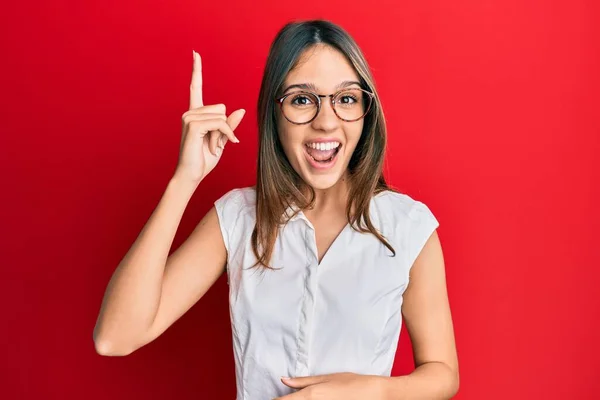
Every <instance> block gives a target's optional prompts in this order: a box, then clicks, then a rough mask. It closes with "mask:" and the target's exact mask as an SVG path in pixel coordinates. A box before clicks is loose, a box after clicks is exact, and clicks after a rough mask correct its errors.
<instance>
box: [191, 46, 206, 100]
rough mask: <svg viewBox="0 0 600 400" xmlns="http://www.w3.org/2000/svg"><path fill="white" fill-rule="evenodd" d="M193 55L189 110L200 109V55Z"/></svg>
mask: <svg viewBox="0 0 600 400" xmlns="http://www.w3.org/2000/svg"><path fill="white" fill-rule="evenodd" d="M192 52H193V53H194V66H193V68H192V83H191V84H190V110H191V109H193V108H198V107H202V106H203V105H204V104H203V103H202V61H201V60H200V54H198V53H196V52H195V51H193V50H192Z"/></svg>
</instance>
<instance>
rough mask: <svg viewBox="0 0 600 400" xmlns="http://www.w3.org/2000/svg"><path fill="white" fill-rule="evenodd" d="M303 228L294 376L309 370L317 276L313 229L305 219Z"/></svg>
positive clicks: (302, 374) (307, 372)
mask: <svg viewBox="0 0 600 400" xmlns="http://www.w3.org/2000/svg"><path fill="white" fill-rule="evenodd" d="M305 222H306V227H305V230H304V243H305V246H306V256H307V265H306V276H305V279H304V295H303V298H302V306H301V309H300V318H299V324H298V337H297V344H298V357H297V361H296V376H307V375H309V372H310V365H309V361H310V357H309V356H310V355H309V349H310V342H311V337H312V325H313V320H314V309H315V295H316V277H317V264H318V262H317V261H318V259H317V253H316V243H315V239H314V229H313V227H312V225H311V224H310V222H309V221H306V220H305Z"/></svg>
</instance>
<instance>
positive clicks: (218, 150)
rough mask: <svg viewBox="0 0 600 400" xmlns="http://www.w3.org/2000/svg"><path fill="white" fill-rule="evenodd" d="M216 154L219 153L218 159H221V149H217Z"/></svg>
mask: <svg viewBox="0 0 600 400" xmlns="http://www.w3.org/2000/svg"><path fill="white" fill-rule="evenodd" d="M215 153H217V157H220V156H221V148H220V147H217V151H216V152H215Z"/></svg>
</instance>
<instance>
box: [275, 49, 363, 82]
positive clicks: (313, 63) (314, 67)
mask: <svg viewBox="0 0 600 400" xmlns="http://www.w3.org/2000/svg"><path fill="white" fill-rule="evenodd" d="M347 80H348V81H359V76H358V74H357V73H356V71H355V70H354V68H353V67H352V64H350V62H349V61H348V60H347V59H346V57H345V56H344V55H343V54H342V53H340V52H339V51H338V50H336V49H333V48H331V47H329V46H323V45H317V46H313V47H312V48H309V49H307V50H305V51H304V53H302V55H301V56H300V58H299V59H298V63H297V64H296V66H295V67H294V68H293V69H292V70H291V71H290V72H289V73H288V75H287V77H286V79H285V82H284V83H285V85H286V86H287V85H294V84H298V83H314V84H315V86H316V87H317V89H319V90H321V91H332V90H334V88H335V87H336V86H337V85H338V84H339V83H340V82H343V81H347Z"/></svg>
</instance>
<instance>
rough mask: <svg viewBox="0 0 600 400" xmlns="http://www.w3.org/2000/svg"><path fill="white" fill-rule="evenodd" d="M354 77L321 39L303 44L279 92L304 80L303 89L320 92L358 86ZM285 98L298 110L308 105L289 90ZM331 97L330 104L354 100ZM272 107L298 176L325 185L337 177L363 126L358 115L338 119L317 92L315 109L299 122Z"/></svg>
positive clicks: (327, 100) (316, 186)
mask: <svg viewBox="0 0 600 400" xmlns="http://www.w3.org/2000/svg"><path fill="white" fill-rule="evenodd" d="M359 80H360V79H359V76H358V74H357V73H356V71H355V70H354V68H353V67H352V65H351V64H350V63H349V62H348V60H347V59H346V58H345V57H344V55H343V54H342V53H340V52H339V51H337V50H335V49H333V48H331V47H328V46H325V45H317V46H314V47H312V48H310V49H308V50H306V51H305V52H304V53H303V54H302V56H301V57H300V59H299V62H298V64H297V66H296V68H294V69H293V70H291V71H290V72H289V74H288V75H287V77H286V79H285V81H284V85H283V87H284V90H285V91H284V92H282V96H283V95H285V94H288V93H296V92H300V91H303V90H306V88H304V87H303V88H299V87H293V88H289V87H290V86H291V85H300V84H308V85H309V87H310V88H309V89H308V90H310V91H312V92H315V93H317V94H321V95H324V94H332V93H335V92H337V91H338V90H340V89H341V88H347V89H351V88H360V85H359V83H358V82H359ZM351 82H354V83H351ZM340 85H342V86H340ZM286 101H287V102H288V103H287V104H293V105H294V107H296V109H298V110H300V111H298V113H299V114H298V115H300V113H301V112H302V107H305V108H306V107H309V105H310V100H309V98H307V97H295V96H293V95H292V96H289V97H288V98H287V99H286ZM336 101H337V105H336V106H337V107H339V109H340V110H342V107H344V104H345V105H346V107H350V105H351V104H352V102H353V101H355V100H353V99H352V98H349V97H348V98H344V97H341V98H339V99H338V100H336ZM277 113H278V115H277V128H278V129H277V130H278V134H279V140H280V141H281V144H282V146H283V150H284V152H285V155H286V156H287V158H288V160H289V162H290V164H291V165H292V167H293V168H294V170H296V172H297V173H298V174H299V175H300V176H301V177H302V179H303V180H304V182H305V183H306V184H308V185H309V186H311V187H313V188H314V189H317V190H323V189H329V188H331V187H333V186H334V185H335V184H336V183H338V182H339V181H340V178H342V177H343V176H344V174H345V172H346V171H347V168H348V163H349V162H350V158H351V157H352V153H353V152H354V149H355V148H356V145H357V143H358V141H359V139H360V135H361V133H362V130H363V124H364V119H359V120H358V121H353V122H346V121H342V120H341V119H339V118H338V117H337V116H336V114H335V112H334V110H333V108H332V104H331V101H330V98H329V97H322V98H321V110H320V112H319V114H318V115H317V117H316V118H315V119H313V120H312V121H311V122H309V123H307V124H304V125H296V124H293V123H292V122H290V121H288V120H287V119H286V118H285V117H284V115H283V114H282V111H281V109H280V108H277ZM286 115H287V114H286ZM342 116H343V115H342ZM346 119H350V118H346Z"/></svg>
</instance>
